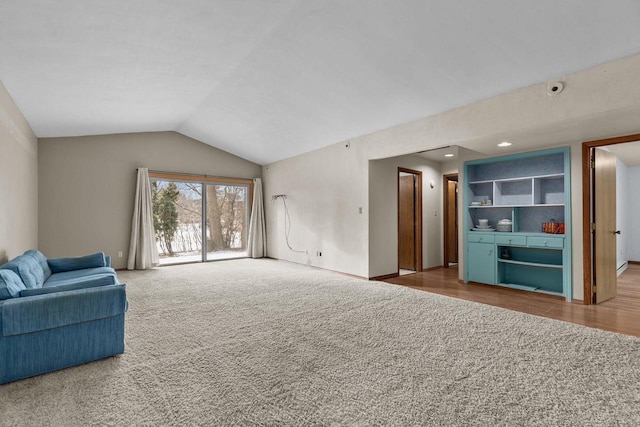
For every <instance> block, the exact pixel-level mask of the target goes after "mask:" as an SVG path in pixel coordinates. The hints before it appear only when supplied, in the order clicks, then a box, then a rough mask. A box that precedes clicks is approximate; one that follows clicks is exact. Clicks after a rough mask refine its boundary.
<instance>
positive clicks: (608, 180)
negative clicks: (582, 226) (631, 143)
mask: <svg viewBox="0 0 640 427" xmlns="http://www.w3.org/2000/svg"><path fill="white" fill-rule="evenodd" d="M594 151H595V153H594V159H595V168H594V171H593V173H594V178H593V183H594V188H593V204H594V212H593V218H594V222H595V231H594V239H593V241H594V244H593V245H594V246H593V254H594V260H593V270H594V278H595V279H594V284H595V287H596V291H595V298H594V299H595V303H596V304H599V303H601V302H603V301H606V300H608V299H611V298H614V297H615V296H616V293H617V280H618V278H617V275H616V156H615V155H614V154H613V153H610V152H608V151H605V150H602V149H600V148H595V149H594Z"/></svg>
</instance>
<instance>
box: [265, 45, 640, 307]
mask: <svg viewBox="0 0 640 427" xmlns="http://www.w3.org/2000/svg"><path fill="white" fill-rule="evenodd" d="M639 67H640V55H637V56H633V57H629V58H625V59H622V60H619V61H615V62H611V63H608V64H604V65H601V66H598V67H594V68H592V69H589V70H585V71H581V72H578V73H574V74H570V75H567V76H564V77H563V81H564V82H565V87H566V88H567V89H566V90H565V91H564V92H563V93H562V96H558V97H550V96H548V95H547V93H546V83H540V84H537V85H533V86H530V87H527V88H522V89H519V90H516V91H513V92H509V93H506V94H502V95H498V96H495V97H493V98H489V99H486V100H482V101H478V102H476V103H473V104H469V105H465V106H462V107H460V108H456V109H453V110H449V111H445V112H443V113H439V114H435V115H433V116H429V117H425V118H422V119H419V120H415V121H412V122H409V123H406V124H402V125H398V126H395V127H392V128H388V129H383V130H380V131H377V132H373V133H371V134H368V135H362V136H359V137H355V138H352V139H349V141H343V142H340V143H335V144H333V145H329V146H327V147H326V148H323V149H321V150H316V151H313V152H310V153H306V154H302V155H299V156H295V157H292V158H289V159H285V160H282V161H279V162H275V163H272V164H269V165H265V166H263V175H264V176H263V179H264V186H265V187H264V188H265V198H266V199H267V200H269V199H270V198H271V196H272V195H273V194H278V193H286V194H287V195H289V196H290V198H288V199H287V203H289V202H290V207H291V209H290V211H291V218H292V229H291V234H290V241H291V243H292V245H293V246H294V247H295V248H296V249H300V250H303V251H304V250H307V251H308V253H307V254H305V253H304V252H303V253H299V252H293V251H290V250H289V249H288V248H287V245H286V242H285V239H284V237H283V234H284V225H283V212H282V207H281V206H280V204H271V203H266V205H265V210H266V215H267V240H268V241H267V246H268V251H269V254H270V256H273V257H276V258H280V259H283V260H287V261H292V262H299V263H306V264H312V265H317V266H319V267H323V268H327V269H331V270H336V271H340V272H343V273H348V274H354V275H358V276H364V277H370V276H372V275H373V274H372V273H374V274H375V273H377V272H378V271H377V270H371V264H375V259H374V260H372V261H374V262H370V258H371V257H372V254H373V253H377V251H378V249H377V248H376V247H375V246H377V245H388V244H389V242H386V241H385V242H378V241H377V240H375V239H372V238H371V235H370V229H371V227H374V226H375V225H376V224H371V225H370V224H369V221H370V215H371V213H370V212H369V211H368V210H369V209H368V208H369V207H370V206H371V203H370V200H369V199H370V196H369V194H370V188H369V186H370V183H369V179H368V177H369V166H370V161H371V160H378V159H384V158H389V157H396V156H401V155H406V154H410V153H416V152H420V151H424V150H428V149H432V148H439V147H444V146H447V145H459V146H462V147H464V148H468V149H469V150H478V151H481V152H488V151H485V148H486V149H488V148H491V149H492V150H497V148H496V144H497V143H498V142H499V141H504V140H505V139H507V140H512V142H514V149H513V150H511V151H509V153H510V154H513V153H517V152H523V151H533V150H535V149H542V148H550V147H558V146H570V147H571V212H572V221H571V222H572V227H573V230H574V232H573V233H572V236H571V243H572V248H573V252H572V280H573V295H574V297H575V298H576V299H582V295H583V272H582V268H583V266H582V233H581V232H580V230H581V227H582V183H581V151H580V146H581V142H582V141H584V140H585V139H584V138H585V137H586V136H584V135H582V134H581V132H582V130H585V131H586V130H588V132H589V138H590V139H597V137H598V136H599V137H602V138H605V137H610V136H614V135H623V134H631V133H634V132H637V126H638V125H637V117H638V111H640V102H638V100H639V99H640V74H639V73H638V72H637V70H638V68H639ZM612 82H615V84H612ZM525 142H526V143H527V144H526V146H525V144H524V143H525ZM496 155H498V154H496ZM462 160H467V159H466V158H464V159H463V158H462V156H461V159H460V161H462ZM459 165H461V163H459ZM459 179H460V180H461V181H462V180H463V179H464V177H463V172H462V170H461V172H460V175H459ZM459 197H460V194H459ZM374 202H375V201H374ZM374 205H375V203H374ZM360 208H362V209H363V214H362V215H360V214H359V212H360V210H359V209H360ZM391 243H393V242H391ZM319 248H322V249H323V256H322V257H317V256H313V254H314V251H316V250H317V249H319ZM463 248H464V247H463V246H462V245H461V246H460V255H461V256H460V264H459V265H460V268H459V277H460V278H462V277H464V264H463V261H464V259H463V257H464V249H463ZM376 268H377V267H376ZM384 272H386V271H384ZM384 272H383V273H384Z"/></svg>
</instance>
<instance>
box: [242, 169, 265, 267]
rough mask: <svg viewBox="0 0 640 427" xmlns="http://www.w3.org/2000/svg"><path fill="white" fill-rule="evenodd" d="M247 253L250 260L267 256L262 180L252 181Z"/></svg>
mask: <svg viewBox="0 0 640 427" xmlns="http://www.w3.org/2000/svg"><path fill="white" fill-rule="evenodd" d="M247 253H248V255H249V256H250V257H251V258H263V257H265V256H267V228H266V224H265V221H264V201H263V199H262V180H261V179H260V178H254V179H253V203H252V205H251V219H250V221H249V238H248V241H247Z"/></svg>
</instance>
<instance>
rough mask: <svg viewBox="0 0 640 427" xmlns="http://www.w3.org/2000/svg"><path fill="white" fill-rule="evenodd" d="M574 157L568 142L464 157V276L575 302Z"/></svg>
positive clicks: (473, 279) (490, 283)
mask: <svg viewBox="0 0 640 427" xmlns="http://www.w3.org/2000/svg"><path fill="white" fill-rule="evenodd" d="M569 160H570V159H569V149H568V148H566V147H565V148H557V149H551V150H543V151H536V152H531V153H523V154H518V155H512V156H504V157H494V158H490V159H482V160H474V161H469V162H465V165H464V189H465V192H464V206H465V215H464V216H465V218H464V226H465V249H466V257H465V259H466V262H465V281H466V282H478V283H485V284H489V285H499V286H506V287H511V288H517V289H524V290H530V291H537V292H545V293H550V294H556V295H562V296H564V297H566V299H567V300H571V211H570V204H571V203H570V197H571V191H570V173H569ZM481 219H483V220H488V225H489V227H491V228H489V229H487V228H484V229H483V228H481V227H478V226H479V225H480V222H481V221H480V220H481ZM501 220H508V221H510V222H511V228H510V231H505V227H504V226H502V227H497V226H498V224H499V221H501ZM544 223H551V224H554V225H552V226H551V227H549V226H547V228H546V229H544V228H543V224H544ZM561 225H562V226H561ZM508 229H509V228H508V227H507V230H508ZM552 229H555V230H556V233H549V231H551V230H552ZM500 230H502V231H500ZM545 231H546V232H545ZM559 232H560V233H559Z"/></svg>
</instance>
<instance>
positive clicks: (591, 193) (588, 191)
mask: <svg viewBox="0 0 640 427" xmlns="http://www.w3.org/2000/svg"><path fill="white" fill-rule="evenodd" d="M638 141H640V134H633V135H627V136H621V137H616V138H608V139H601V140H595V141H588V142H584V143H583V144H582V237H583V274H584V283H583V286H584V299H583V302H584V304H586V305H590V304H599V303H602V302H604V301H606V300H609V299H612V298H615V297H616V295H617V275H618V274H617V270H618V264H619V260H618V259H619V257H620V253H619V249H618V245H617V241H618V240H620V239H621V234H625V233H628V232H629V231H630V227H628V228H627V227H625V226H624V225H621V224H618V222H620V218H619V216H620V212H618V215H617V212H616V205H617V204H618V203H619V200H618V197H617V196H616V185H617V183H616V181H617V175H618V173H617V172H616V163H617V161H616V158H619V159H623V158H624V159H625V162H624V163H627V162H628V161H629V159H630V158H632V157H633V155H631V153H629V152H627V153H624V154H623V152H622V151H621V150H624V148H623V147H627V148H630V149H631V150H632V151H634V152H635V153H637V152H638V151H639V150H640V148H637V147H636V146H635V144H628V143H632V142H633V143H637V142H638ZM601 147H603V148H601ZM611 152H613V153H611ZM616 152H620V153H619V154H614V153H616ZM635 153H634V154H635ZM634 165H635V163H634ZM638 165H640V163H638ZM626 193H627V194H628V192H626ZM626 211H627V210H626V209H625V210H622V212H623V213H625V212H626ZM620 228H622V230H620ZM625 228H627V229H625ZM624 237H625V238H626V241H627V242H630V241H633V240H634V239H633V238H632V237H631V238H629V236H626V235H625V236H624ZM625 250H626V249H625ZM623 255H624V253H623ZM630 255H631V256H632V257H633V255H632V254H630ZM628 262H629V263H632V262H633V261H631V260H628Z"/></svg>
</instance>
